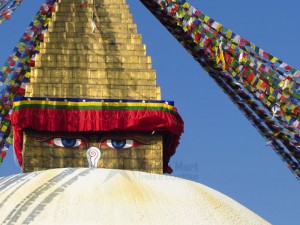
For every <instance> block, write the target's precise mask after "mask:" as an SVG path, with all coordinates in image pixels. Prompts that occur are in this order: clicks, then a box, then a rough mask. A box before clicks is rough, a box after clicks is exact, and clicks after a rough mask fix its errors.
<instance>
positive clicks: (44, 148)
mask: <svg viewBox="0 0 300 225" xmlns="http://www.w3.org/2000/svg"><path fill="white" fill-rule="evenodd" d="M57 135H58V136H59V135H62V134H61V133H60V132H58V134H57ZM58 136H56V135H55V132H38V131H34V130H27V131H25V137H26V138H25V139H24V150H23V157H24V158H26V160H25V161H24V166H23V170H24V172H28V171H35V170H44V169H50V168H62V167H98V168H115V169H128V170H139V171H147V172H153V173H162V171H163V145H162V142H163V141H162V139H163V137H162V135H151V134H144V135H141V134H140V133H139V134H138V133H129V134H126V133H124V134H114V133H107V134H105V135H103V134H101V133H98V132H95V133H90V132H87V133H84V132H80V133H72V134H71V135H67V136H66V135H64V136H63V137H58ZM55 142H56V144H54V143H55ZM76 145H78V146H76ZM89 149H92V150H93V151H95V150H98V151H99V153H98V154H99V158H98V159H97V162H96V165H95V166H91V164H90V163H89V158H88V156H87V153H88V151H89Z"/></svg>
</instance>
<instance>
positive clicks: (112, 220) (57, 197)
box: [0, 168, 269, 225]
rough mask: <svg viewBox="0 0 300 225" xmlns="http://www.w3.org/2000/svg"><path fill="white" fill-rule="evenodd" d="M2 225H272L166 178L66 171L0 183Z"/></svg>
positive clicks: (223, 198)
mask: <svg viewBox="0 0 300 225" xmlns="http://www.w3.org/2000/svg"><path fill="white" fill-rule="evenodd" d="M0 224H2V225H5V224H9V225H11V224H38V225H41V224H51V225H56V224H57V225H58V224H59V225H63V224H70V225H76V224H87V225H92V224H211V225H218V224H220V225H221V224H222V225H226V224H228V225H234V224H237V225H242V224H245V225H249V224H255V225H259V224H269V223H268V222H266V221H265V220H263V219H262V218H260V217H259V216H257V215H256V214H254V213H253V212H251V211H250V210H248V209H247V208H245V207H244V206H242V205H240V204H239V203H237V202H236V201H234V200H232V199H231V198H229V197H227V196H225V195H223V194H221V193H219V192H217V191H215V190H212V189H211V188H208V187H206V186H204V185H201V184H198V183H195V182H191V181H188V180H184V179H179V178H175V177H170V176H165V175H155V174H148V173H143V172H133V171H125V170H112V169H89V168H66V169H53V170H46V171H41V172H33V173H25V174H18V175H14V176H9V177H2V178H0Z"/></svg>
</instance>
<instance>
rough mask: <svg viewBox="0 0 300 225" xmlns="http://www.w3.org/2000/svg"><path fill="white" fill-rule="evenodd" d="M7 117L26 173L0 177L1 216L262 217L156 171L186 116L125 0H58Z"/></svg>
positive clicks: (139, 220)
mask: <svg viewBox="0 0 300 225" xmlns="http://www.w3.org/2000/svg"><path fill="white" fill-rule="evenodd" d="M12 124H13V130H14V148H15V153H16V156H17V158H18V160H19V163H20V165H21V166H22V169H23V172H26V173H24V174H19V175H15V176H10V177H6V178H3V179H1V180H0V186H1V189H2V193H1V196H0V200H1V201H0V204H2V205H1V215H0V223H1V224H99V223H101V224H102V223H104V224H120V223H121V224H185V223H188V224H214V225H215V224H230V225H232V224H256V225H257V224H268V223H267V222H266V221H265V220H263V219H262V218H260V217H259V216H257V215H256V214H254V213H253V212H251V211H250V210H248V209H246V208H245V207H243V206H242V205H240V204H239V203H237V202H235V201H234V200H232V199H230V198H228V197H226V196H224V195H222V194H220V193H218V192H216V191H214V190H211V189H210V188H207V187H205V186H203V185H200V184H197V183H194V182H191V181H187V180H184V179H177V178H172V177H170V176H166V175H162V174H163V173H171V172H172V170H171V168H170V167H169V166H168V162H169V160H170V157H171V156H172V155H173V154H174V153H175V149H176V147H177V145H178V141H179V138H180V135H181V133H182V132H183V121H182V119H181V118H180V116H179V114H178V113H177V110H176V108H175V107H174V103H173V102H172V101H164V100H163V101H162V100H161V92H160V88H159V87H158V86H157V85H156V72H155V71H154V70H153V69H152V67H151V58H150V57H149V56H147V55H146V51H145V46H144V45H143V44H142V41H141V35H139V34H137V30H136V25H135V24H133V22H132V15H131V14H130V13H129V8H128V6H127V5H126V2H125V0H84V1H77V0H59V1H58V3H57V5H56V10H55V12H54V13H53V15H52V22H51V23H50V24H49V31H48V33H46V34H45V38H44V42H43V43H42V44H41V46H40V54H39V55H37V56H36V63H35V67H34V68H33V69H32V72H31V80H30V84H28V85H27V87H26V93H25V97H19V98H16V99H15V102H14V111H13V114H12ZM70 167H72V168H70ZM79 167H89V168H79Z"/></svg>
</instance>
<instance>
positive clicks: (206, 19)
mask: <svg viewBox="0 0 300 225" xmlns="http://www.w3.org/2000/svg"><path fill="white" fill-rule="evenodd" d="M209 20H210V17H209V16H207V15H205V17H204V22H205V23H207V22H208V21H209Z"/></svg>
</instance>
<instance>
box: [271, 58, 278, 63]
mask: <svg viewBox="0 0 300 225" xmlns="http://www.w3.org/2000/svg"><path fill="white" fill-rule="evenodd" d="M270 61H271V62H272V63H276V62H277V61H278V58H276V57H273V58H272V59H271V60H270Z"/></svg>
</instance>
